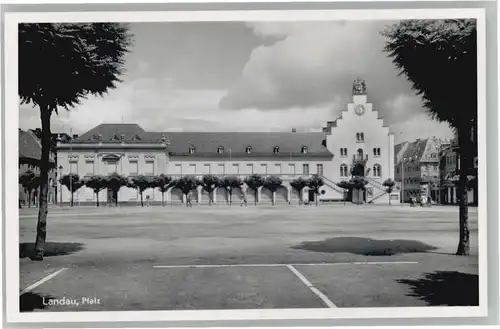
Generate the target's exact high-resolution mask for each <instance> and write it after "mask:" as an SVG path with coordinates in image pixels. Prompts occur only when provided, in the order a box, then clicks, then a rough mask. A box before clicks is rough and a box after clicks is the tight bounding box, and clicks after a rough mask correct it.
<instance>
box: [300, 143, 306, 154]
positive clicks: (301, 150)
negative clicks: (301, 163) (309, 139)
mask: <svg viewBox="0 0 500 329" xmlns="http://www.w3.org/2000/svg"><path fill="white" fill-rule="evenodd" d="M300 153H302V154H307V146H305V145H304V146H302V148H301V149H300Z"/></svg>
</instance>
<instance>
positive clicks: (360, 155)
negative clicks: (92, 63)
mask: <svg viewBox="0 0 500 329" xmlns="http://www.w3.org/2000/svg"><path fill="white" fill-rule="evenodd" d="M357 154H358V158H363V150H362V149H358V151H357Z"/></svg>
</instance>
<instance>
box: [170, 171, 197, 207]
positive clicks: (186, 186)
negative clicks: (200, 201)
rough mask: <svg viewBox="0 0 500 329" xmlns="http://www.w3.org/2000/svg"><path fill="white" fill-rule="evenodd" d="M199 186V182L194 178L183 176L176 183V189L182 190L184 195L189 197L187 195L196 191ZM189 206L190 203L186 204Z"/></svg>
mask: <svg viewBox="0 0 500 329" xmlns="http://www.w3.org/2000/svg"><path fill="white" fill-rule="evenodd" d="M198 185H199V182H198V180H197V179H196V178H195V177H193V176H182V177H181V178H179V179H178V180H176V181H175V187H177V188H178V189H180V190H181V191H182V194H184V195H185V196H186V197H187V194H188V193H189V192H191V191H192V190H194V189H195V188H196V186H198ZM187 206H188V203H187V202H186V207H187Z"/></svg>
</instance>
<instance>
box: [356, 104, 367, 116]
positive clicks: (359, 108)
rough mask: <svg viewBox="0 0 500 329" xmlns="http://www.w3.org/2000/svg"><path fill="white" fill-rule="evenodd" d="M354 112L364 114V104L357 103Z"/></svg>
mask: <svg viewBox="0 0 500 329" xmlns="http://www.w3.org/2000/svg"><path fill="white" fill-rule="evenodd" d="M354 113H356V114H357V115H363V114H365V107H364V105H363V104H358V105H356V107H355V108H354Z"/></svg>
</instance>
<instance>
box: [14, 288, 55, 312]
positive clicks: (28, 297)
mask: <svg viewBox="0 0 500 329" xmlns="http://www.w3.org/2000/svg"><path fill="white" fill-rule="evenodd" d="M51 299H54V297H52V296H42V295H39V294H34V293H31V292H27V293H25V294H22V295H21V296H20V297H19V311H20V312H31V311H33V310H35V309H44V308H46V307H47V305H45V304H47V303H48V302H49V301H50V300H51Z"/></svg>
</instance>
